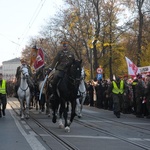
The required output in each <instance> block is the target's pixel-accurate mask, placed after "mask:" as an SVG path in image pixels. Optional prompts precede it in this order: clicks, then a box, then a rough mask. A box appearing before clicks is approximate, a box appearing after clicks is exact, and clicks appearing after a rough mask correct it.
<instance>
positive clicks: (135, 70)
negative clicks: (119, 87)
mask: <svg viewBox="0 0 150 150" xmlns="http://www.w3.org/2000/svg"><path fill="white" fill-rule="evenodd" d="M125 59H126V62H127V66H128V75H130V76H136V75H137V74H138V67H137V66H136V65H135V64H134V63H133V62H132V61H131V60H130V59H129V58H127V57H125Z"/></svg>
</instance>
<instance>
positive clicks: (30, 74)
mask: <svg viewBox="0 0 150 150" xmlns="http://www.w3.org/2000/svg"><path fill="white" fill-rule="evenodd" d="M20 63H21V65H20V66H18V67H17V70H16V76H15V77H16V85H15V95H14V97H16V98H18V95H17V91H18V88H19V85H20V79H21V68H22V67H23V66H25V67H27V69H28V71H29V76H30V77H32V72H31V68H30V66H29V65H28V64H27V60H26V59H25V58H24V57H21V58H20ZM28 84H29V87H30V90H32V89H33V84H32V81H31V79H30V78H29V80H28Z"/></svg>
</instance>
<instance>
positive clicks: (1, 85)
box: [0, 73, 7, 118]
mask: <svg viewBox="0 0 150 150" xmlns="http://www.w3.org/2000/svg"><path fill="white" fill-rule="evenodd" d="M6 104H7V83H6V80H4V79H3V75H2V73H0V118H1V117H2V115H3V116H5V109H6ZM1 107H2V109H1ZM1 111H2V113H1Z"/></svg>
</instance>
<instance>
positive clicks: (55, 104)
mask: <svg viewBox="0 0 150 150" xmlns="http://www.w3.org/2000/svg"><path fill="white" fill-rule="evenodd" d="M50 102H51V106H52V111H53V113H52V115H53V118H52V122H53V123H56V120H57V115H56V113H57V110H58V107H59V100H58V99H53V97H51V100H50Z"/></svg>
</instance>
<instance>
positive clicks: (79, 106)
mask: <svg viewBox="0 0 150 150" xmlns="http://www.w3.org/2000/svg"><path fill="white" fill-rule="evenodd" d="M76 111H77V115H78V117H79V118H80V117H81V116H80V115H81V104H80V98H77V99H76Z"/></svg>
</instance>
